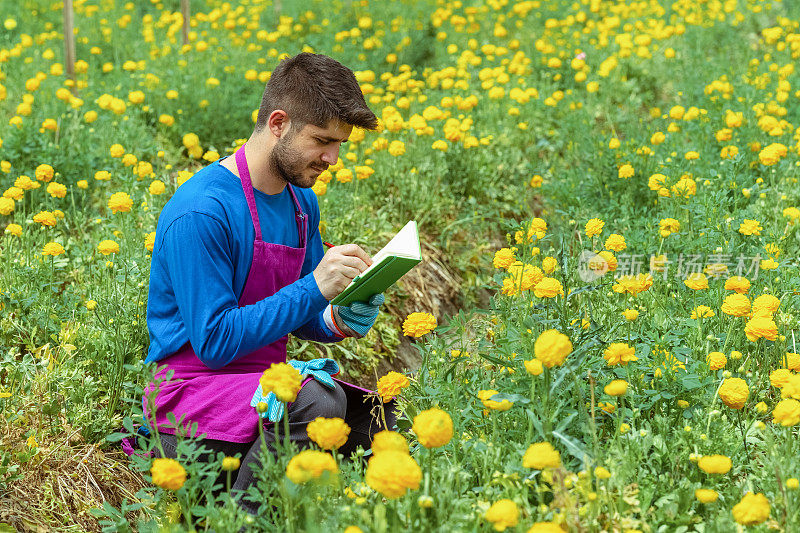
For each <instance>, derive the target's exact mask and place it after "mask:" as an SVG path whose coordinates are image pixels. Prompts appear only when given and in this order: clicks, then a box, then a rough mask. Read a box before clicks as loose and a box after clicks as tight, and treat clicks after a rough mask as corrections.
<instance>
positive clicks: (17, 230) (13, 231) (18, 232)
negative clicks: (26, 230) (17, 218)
mask: <svg viewBox="0 0 800 533" xmlns="http://www.w3.org/2000/svg"><path fill="white" fill-rule="evenodd" d="M5 233H7V234H9V235H15V236H17V237H22V226H20V225H19V224H9V225H8V226H6V229H5Z"/></svg>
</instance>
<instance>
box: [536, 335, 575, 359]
mask: <svg viewBox="0 0 800 533" xmlns="http://www.w3.org/2000/svg"><path fill="white" fill-rule="evenodd" d="M533 351H534V354H535V356H536V359H538V360H539V361H541V362H542V364H543V365H544V366H546V367H547V368H553V367H554V366H560V365H561V364H563V363H564V360H565V359H566V358H567V356H568V355H569V354H570V353H571V352H572V342H571V341H570V340H569V337H567V336H566V335H564V334H563V333H561V332H559V331H558V330H555V329H548V330H545V331H543V332H542V333H541V334H540V335H539V337H537V339H536V342H535V343H534V345H533Z"/></svg>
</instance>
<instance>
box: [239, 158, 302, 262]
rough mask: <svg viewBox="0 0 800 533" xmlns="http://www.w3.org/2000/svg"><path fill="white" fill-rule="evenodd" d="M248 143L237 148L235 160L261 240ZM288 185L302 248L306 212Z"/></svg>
mask: <svg viewBox="0 0 800 533" xmlns="http://www.w3.org/2000/svg"><path fill="white" fill-rule="evenodd" d="M245 146H246V143H245V144H243V145H242V146H241V147H240V148H239V149H238V150H236V154H235V160H236V169H237V170H238V171H239V179H240V180H241V182H242V190H243V191H244V196H245V198H246V199H247V208H248V209H249V210H250V218H251V219H252V221H253V229H254V230H255V232H256V240H257V241H260V240H261V223H260V221H259V220H258V209H256V197H255V194H254V193H253V181H252V179H251V178H250V169H249V168H248V167H247V157H246V156H245V153H244V147H245ZM286 186H287V187H288V188H289V194H291V195H292V202H293V203H294V212H295V221H296V222H297V232H298V234H299V238H300V239H299V240H300V243H299V244H300V248H304V247H305V245H306V238H307V236H306V234H307V232H308V230H307V220H308V218H307V217H306V215H305V213H303V209H302V208H301V207H300V202H299V201H298V200H297V195H296V194H295V193H294V188H293V187H292V185H291V184H290V183H287V184H286Z"/></svg>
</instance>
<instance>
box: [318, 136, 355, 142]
mask: <svg viewBox="0 0 800 533" xmlns="http://www.w3.org/2000/svg"><path fill="white" fill-rule="evenodd" d="M317 137H319V138H320V139H322V140H324V141H328V142H329V143H335V142H340V143H346V142H347V139H348V138H349V137H347V138H345V139H336V138H335V137H326V136H325V135H317Z"/></svg>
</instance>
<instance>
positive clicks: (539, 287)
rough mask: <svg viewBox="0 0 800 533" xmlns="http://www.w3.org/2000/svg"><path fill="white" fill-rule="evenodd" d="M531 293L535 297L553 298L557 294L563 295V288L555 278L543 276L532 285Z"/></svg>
mask: <svg viewBox="0 0 800 533" xmlns="http://www.w3.org/2000/svg"><path fill="white" fill-rule="evenodd" d="M533 294H534V295H536V297H537V298H555V297H556V296H558V295H559V294H560V295H562V296H563V295H564V288H563V287H562V286H561V282H560V281H558V280H557V279H555V278H549V277H544V278H542V279H541V280H540V281H539V282H538V283H537V284H536V285H535V286H534V288H533Z"/></svg>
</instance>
